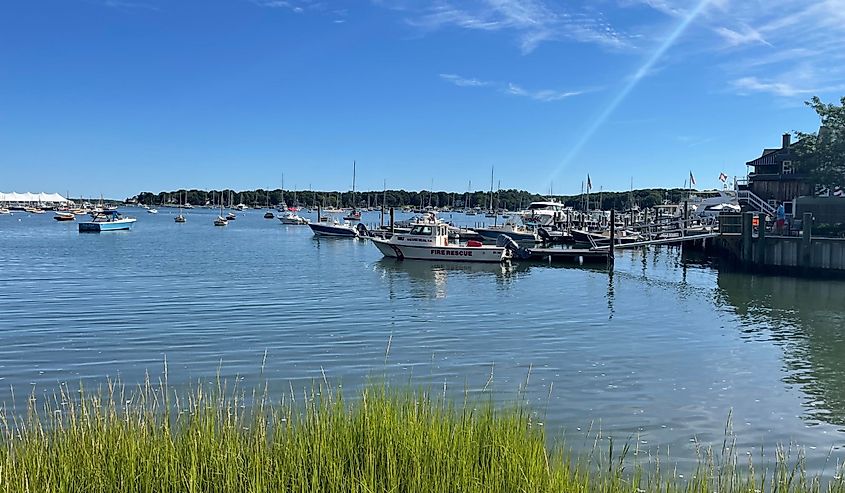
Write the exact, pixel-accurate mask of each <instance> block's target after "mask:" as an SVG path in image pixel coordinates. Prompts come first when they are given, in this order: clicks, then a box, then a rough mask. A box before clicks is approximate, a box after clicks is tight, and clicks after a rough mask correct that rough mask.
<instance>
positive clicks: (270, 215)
mask: <svg viewBox="0 0 845 493" xmlns="http://www.w3.org/2000/svg"><path fill="white" fill-rule="evenodd" d="M275 217H276V215H275V214H273V209H272V208H270V191H269V190H267V212H265V213H264V219H274V218H275Z"/></svg>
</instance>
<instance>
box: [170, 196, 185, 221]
mask: <svg viewBox="0 0 845 493" xmlns="http://www.w3.org/2000/svg"><path fill="white" fill-rule="evenodd" d="M187 201H188V192H187V191H186V192H185V202H187ZM173 220H174V221H176V222H177V223H184V222H185V221H186V219H185V215H184V214H182V201H181V200H180V201H179V215H178V216H176V217H174V218H173Z"/></svg>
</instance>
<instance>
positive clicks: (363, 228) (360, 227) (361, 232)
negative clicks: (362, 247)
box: [355, 223, 372, 237]
mask: <svg viewBox="0 0 845 493" xmlns="http://www.w3.org/2000/svg"><path fill="white" fill-rule="evenodd" d="M355 229H356V230H358V236H362V237H367V236H372V235H371V234H370V232H369V230H367V227H366V226H364V223H358V224H357V225H356V226H355Z"/></svg>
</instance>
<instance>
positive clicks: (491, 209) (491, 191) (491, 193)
mask: <svg viewBox="0 0 845 493" xmlns="http://www.w3.org/2000/svg"><path fill="white" fill-rule="evenodd" d="M492 211H493V166H490V212H492Z"/></svg>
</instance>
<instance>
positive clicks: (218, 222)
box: [214, 193, 229, 226]
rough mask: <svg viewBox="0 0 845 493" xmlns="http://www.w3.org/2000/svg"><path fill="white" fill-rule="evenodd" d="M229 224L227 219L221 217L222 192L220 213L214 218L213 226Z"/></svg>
mask: <svg viewBox="0 0 845 493" xmlns="http://www.w3.org/2000/svg"><path fill="white" fill-rule="evenodd" d="M228 224H229V220H228V219H226V218H225V217H223V194H222V193H221V194H220V214H219V215H218V216H217V218H216V219H214V225H215V226H226V225H228Z"/></svg>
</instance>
